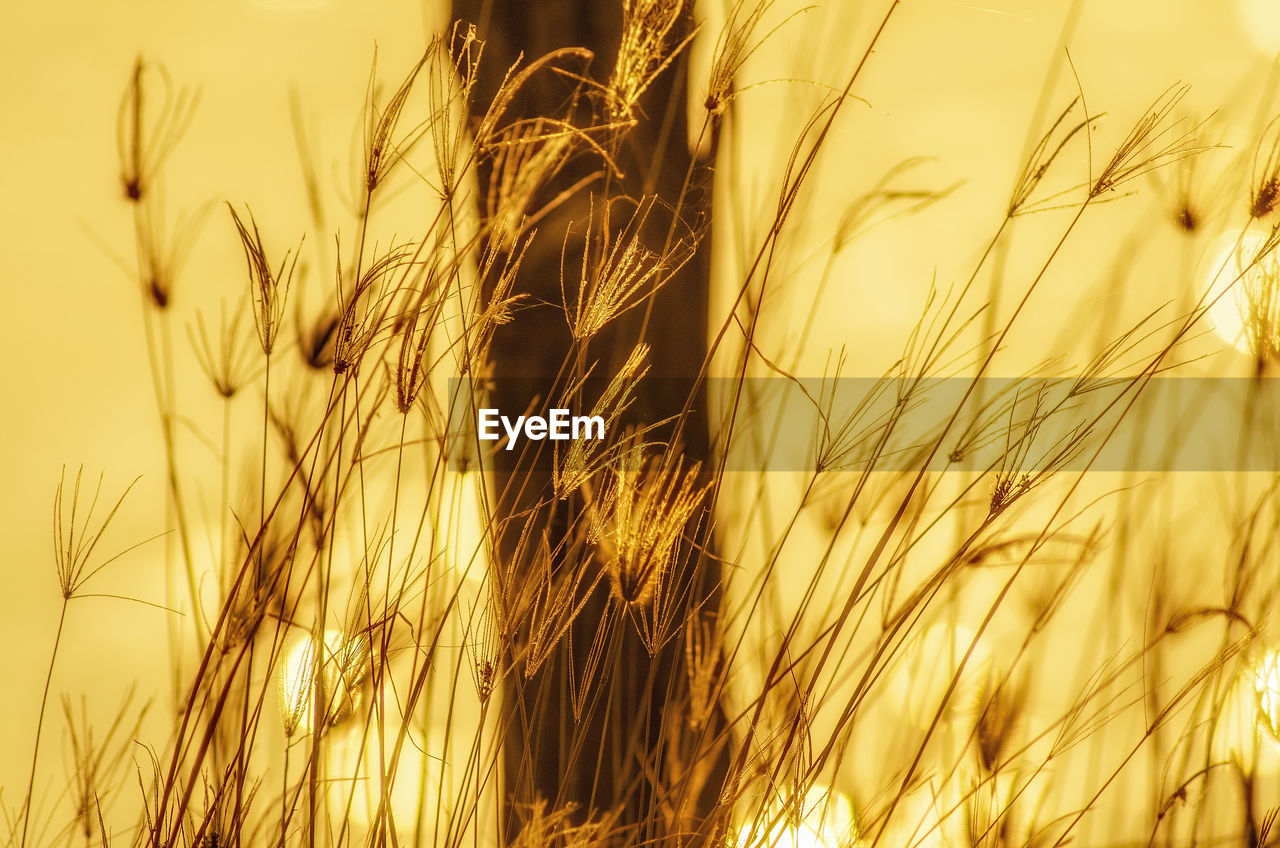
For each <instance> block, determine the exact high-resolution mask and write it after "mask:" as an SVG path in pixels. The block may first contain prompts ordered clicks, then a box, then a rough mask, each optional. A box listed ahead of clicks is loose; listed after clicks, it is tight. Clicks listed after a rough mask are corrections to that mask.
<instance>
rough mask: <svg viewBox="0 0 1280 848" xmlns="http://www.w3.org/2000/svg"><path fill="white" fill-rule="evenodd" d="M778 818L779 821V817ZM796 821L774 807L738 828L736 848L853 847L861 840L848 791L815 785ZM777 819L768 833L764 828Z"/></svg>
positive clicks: (807, 795)
mask: <svg viewBox="0 0 1280 848" xmlns="http://www.w3.org/2000/svg"><path fill="white" fill-rule="evenodd" d="M775 819H776V821H775ZM799 819H800V820H799V821H798V822H796V821H794V820H793V818H792V817H790V816H788V815H786V814H785V813H783V812H781V811H780V810H777V809H774V810H770V811H769V812H768V813H765V814H762V815H760V816H759V817H758V819H757V820H756V821H754V822H746V823H744V824H743V825H742V826H741V827H740V828H739V829H738V838H737V840H736V842H735V846H736V848H852V846H854V845H857V844H858V829H857V826H856V825H855V822H854V817H853V804H851V803H850V802H849V799H848V798H846V797H845V796H844V795H842V794H840V793H839V792H836V791H834V790H832V789H828V788H827V787H825V786H820V785H815V786H814V787H813V788H812V789H810V790H809V791H808V792H807V793H805V796H804V804H803V808H802V811H801V814H800V816H799ZM770 822H773V826H772V827H771V828H770V829H769V832H768V833H765V832H764V828H765V827H766V826H768V825H769V823H770Z"/></svg>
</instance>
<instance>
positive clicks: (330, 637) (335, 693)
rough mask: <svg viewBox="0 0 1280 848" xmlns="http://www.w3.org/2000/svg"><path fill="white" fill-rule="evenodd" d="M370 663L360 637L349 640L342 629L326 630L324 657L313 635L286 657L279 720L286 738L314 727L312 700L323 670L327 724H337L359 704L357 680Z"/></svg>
mask: <svg viewBox="0 0 1280 848" xmlns="http://www.w3.org/2000/svg"><path fill="white" fill-rule="evenodd" d="M367 662H368V649H367V646H366V644H365V642H364V641H363V640H362V639H360V638H355V639H346V638H345V637H344V636H343V633H342V631H341V630H334V629H329V630H325V631H324V646H323V654H322V652H321V651H320V650H317V646H316V644H315V640H314V639H313V638H312V637H311V634H306V635H305V636H303V637H302V638H301V639H299V640H298V642H297V643H296V644H295V645H294V646H293V647H292V648H291V649H290V650H289V651H288V653H287V654H285V658H284V661H283V662H282V663H281V664H280V681H279V690H278V696H279V704H280V721H281V723H282V724H283V725H284V732H285V735H286V736H292V735H293V734H294V733H296V732H298V731H301V732H303V733H310V732H311V731H312V729H313V726H314V717H315V709H314V708H313V706H312V704H313V697H314V695H315V692H316V683H317V681H316V673H317V669H319V671H320V675H321V677H320V681H319V683H320V691H321V692H322V693H323V695H324V697H325V700H326V701H327V707H326V709H325V722H326V724H329V725H334V724H337V723H338V722H340V721H342V720H343V719H344V718H346V717H347V716H349V715H351V713H352V711H353V710H354V709H355V708H356V707H357V706H358V705H359V692H358V690H357V689H356V687H355V681H356V680H358V679H359V677H360V676H361V675H362V674H363V667H364V665H365V663H367Z"/></svg>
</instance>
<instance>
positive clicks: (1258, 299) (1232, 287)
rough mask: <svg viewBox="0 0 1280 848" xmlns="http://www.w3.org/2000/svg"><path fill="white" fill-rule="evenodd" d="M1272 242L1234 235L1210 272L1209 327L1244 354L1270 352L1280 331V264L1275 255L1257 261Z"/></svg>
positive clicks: (1217, 251)
mask: <svg viewBox="0 0 1280 848" xmlns="http://www.w3.org/2000/svg"><path fill="white" fill-rule="evenodd" d="M1266 241H1267V238H1266V236H1264V235H1261V234H1259V233H1246V234H1245V235H1244V236H1243V237H1238V236H1228V237H1225V238H1224V239H1222V240H1221V241H1220V242H1219V243H1218V247H1217V249H1215V250H1214V251H1212V252H1211V253H1210V264H1209V265H1208V267H1207V268H1206V277H1207V278H1208V281H1209V283H1208V294H1207V297H1206V301H1205V302H1206V304H1208V305H1209V323H1210V324H1212V325H1213V329H1214V331H1215V332H1217V334H1218V336H1219V337H1220V338H1221V339H1222V340H1223V341H1225V342H1226V343H1227V344H1229V345H1231V346H1232V347H1234V348H1235V349H1236V350H1238V351H1240V352H1241V353H1247V354H1249V355H1251V356H1256V355H1258V354H1259V352H1260V350H1261V351H1263V352H1265V349H1266V348H1267V347H1269V343H1268V340H1269V339H1270V338H1273V337H1274V336H1275V334H1276V332H1277V328H1276V327H1274V326H1263V325H1261V324H1260V323H1259V322H1266V324H1268V325H1269V324H1271V323H1273V319H1274V316H1275V313H1274V303H1273V301H1274V299H1275V297H1276V293H1277V290H1278V289H1280V264H1278V263H1277V260H1276V254H1275V251H1271V252H1269V253H1268V254H1267V255H1266V256H1264V257H1262V258H1261V259H1257V261H1256V262H1255V261H1254V260H1255V258H1256V257H1257V256H1258V253H1259V252H1261V250H1262V249H1263V246H1264V245H1265V244H1266Z"/></svg>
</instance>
